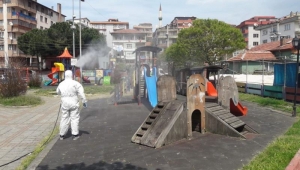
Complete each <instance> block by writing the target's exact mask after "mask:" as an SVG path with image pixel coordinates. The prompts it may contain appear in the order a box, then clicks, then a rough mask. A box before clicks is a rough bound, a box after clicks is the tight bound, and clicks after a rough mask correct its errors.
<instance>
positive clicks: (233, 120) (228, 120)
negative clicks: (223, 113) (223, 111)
mask: <svg viewBox="0 0 300 170" xmlns="http://www.w3.org/2000/svg"><path fill="white" fill-rule="evenodd" d="M239 120H240V119H239V118H237V117H230V118H227V119H225V120H224V121H225V122H227V123H229V124H230V123H233V122H236V121H239Z"/></svg>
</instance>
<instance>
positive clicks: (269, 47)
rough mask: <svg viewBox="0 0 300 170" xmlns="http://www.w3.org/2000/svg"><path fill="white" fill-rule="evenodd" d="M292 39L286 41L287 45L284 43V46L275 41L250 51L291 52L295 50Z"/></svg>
mask: <svg viewBox="0 0 300 170" xmlns="http://www.w3.org/2000/svg"><path fill="white" fill-rule="evenodd" d="M291 41H292V39H287V40H284V42H285V43H283V45H282V46H280V41H273V42H269V43H265V44H261V45H258V46H255V47H253V48H251V49H250V51H261V50H263V51H277V50H289V49H292V48H293V45H292V43H291Z"/></svg>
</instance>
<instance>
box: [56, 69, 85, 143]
mask: <svg viewBox="0 0 300 170" xmlns="http://www.w3.org/2000/svg"><path fill="white" fill-rule="evenodd" d="M72 77H73V74H72V71H71V70H67V71H65V80H64V81H63V82H61V83H60V84H59V85H58V87H57V89H56V92H57V94H59V95H61V113H62V115H61V121H60V130H59V135H60V140H63V139H64V136H65V134H66V133H67V132H68V129H69V124H70V122H71V130H72V135H73V140H77V139H78V138H79V130H78V129H79V125H78V124H79V118H80V115H79V98H78V96H79V97H80V98H81V101H82V103H83V107H85V108H86V107H87V100H86V97H85V94H84V89H83V87H82V85H81V84H80V83H79V82H77V81H74V80H72Z"/></svg>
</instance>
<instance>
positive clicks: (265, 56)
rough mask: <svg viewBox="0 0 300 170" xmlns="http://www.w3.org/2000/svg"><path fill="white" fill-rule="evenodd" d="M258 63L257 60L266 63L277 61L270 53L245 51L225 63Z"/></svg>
mask: <svg viewBox="0 0 300 170" xmlns="http://www.w3.org/2000/svg"><path fill="white" fill-rule="evenodd" d="M242 60H245V61H247V60H248V61H258V60H267V61H275V60H277V59H276V57H275V56H274V54H272V53H271V52H270V51H247V52H245V53H241V54H239V55H237V56H235V57H232V58H230V59H229V60H227V61H242Z"/></svg>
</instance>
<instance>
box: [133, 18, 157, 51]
mask: <svg viewBox="0 0 300 170" xmlns="http://www.w3.org/2000/svg"><path fill="white" fill-rule="evenodd" d="M133 29H136V30H138V31H141V32H145V33H146V34H147V35H146V44H145V45H147V46H151V44H152V33H153V32H152V24H151V23H141V24H139V25H135V26H133Z"/></svg>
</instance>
